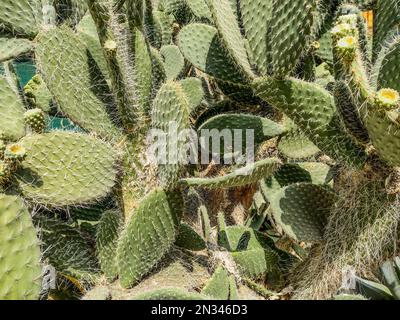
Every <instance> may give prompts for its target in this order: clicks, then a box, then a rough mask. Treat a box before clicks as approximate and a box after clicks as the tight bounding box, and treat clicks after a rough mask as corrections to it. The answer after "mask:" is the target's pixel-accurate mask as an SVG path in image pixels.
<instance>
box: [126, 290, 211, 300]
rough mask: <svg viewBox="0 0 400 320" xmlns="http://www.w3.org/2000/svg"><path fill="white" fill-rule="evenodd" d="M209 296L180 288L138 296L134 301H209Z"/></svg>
mask: <svg viewBox="0 0 400 320" xmlns="http://www.w3.org/2000/svg"><path fill="white" fill-rule="evenodd" d="M209 299H210V298H209V297H207V296H203V295H201V294H198V293H192V292H187V291H185V290H183V289H180V288H166V289H159V290H155V291H151V292H145V293H142V294H139V295H137V296H136V297H134V298H133V299H132V300H161V301H162V300H209Z"/></svg>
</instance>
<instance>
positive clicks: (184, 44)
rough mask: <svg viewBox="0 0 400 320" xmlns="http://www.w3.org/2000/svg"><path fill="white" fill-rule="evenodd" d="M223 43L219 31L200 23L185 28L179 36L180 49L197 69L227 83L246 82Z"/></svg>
mask: <svg viewBox="0 0 400 320" xmlns="http://www.w3.org/2000/svg"><path fill="white" fill-rule="evenodd" d="M221 41H222V40H221V39H220V37H219V36H218V31H217V29H215V28H214V27H212V26H209V25H206V24H200V23H193V24H190V25H188V26H186V27H184V28H183V29H182V30H181V31H180V33H179V35H178V46H179V49H180V50H181V52H182V54H183V55H184V57H185V58H186V59H187V60H188V61H189V62H191V63H192V64H193V65H194V66H195V67H196V68H198V69H200V70H201V71H203V72H205V73H207V74H209V75H210V76H212V77H214V78H217V79H220V80H224V81H227V82H233V83H244V82H246V76H245V75H243V74H242V73H241V72H240V71H239V70H238V69H237V66H236V63H235V62H234V61H233V60H232V59H231V58H230V56H229V52H228V51H227V50H226V49H225V48H224V46H223V44H222V43H221Z"/></svg>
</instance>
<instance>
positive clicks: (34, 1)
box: [0, 0, 42, 38]
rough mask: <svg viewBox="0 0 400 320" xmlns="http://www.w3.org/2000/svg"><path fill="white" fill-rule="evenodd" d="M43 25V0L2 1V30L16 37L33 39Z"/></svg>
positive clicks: (0, 12)
mask: <svg viewBox="0 0 400 320" xmlns="http://www.w3.org/2000/svg"><path fill="white" fill-rule="evenodd" d="M41 24H42V2H41V0H25V1H14V0H2V1H1V3H0V30H3V31H6V32H8V33H12V34H13V35H15V36H24V37H29V38H33V37H34V36H35V35H36V34H37V32H38V30H39V26H40V25H41Z"/></svg>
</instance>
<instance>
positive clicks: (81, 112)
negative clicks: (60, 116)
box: [36, 26, 119, 137]
mask: <svg viewBox="0 0 400 320" xmlns="http://www.w3.org/2000/svg"><path fill="white" fill-rule="evenodd" d="M36 40H37V43H36V58H37V62H38V66H39V69H40V71H41V74H42V76H43V79H44V80H45V82H46V84H47V86H48V88H49V90H50V92H51V93H52V94H53V96H54V98H55V100H56V102H57V104H58V105H59V107H60V108H61V109H62V111H63V112H65V113H66V114H67V115H68V117H69V118H71V120H72V121H73V122H74V123H76V124H78V125H79V126H81V127H82V128H84V129H86V130H88V131H93V132H96V133H97V134H99V135H101V136H103V137H115V136H118V132H119V130H118V129H117V128H116V127H115V125H114V122H113V119H114V118H115V117H116V114H115V112H112V111H111V109H110V108H111V105H112V101H110V100H109V96H110V94H109V89H108V86H107V83H106V82H105V80H104V78H102V75H101V72H99V70H98V66H97V65H96V63H95V61H94V58H93V57H92V55H91V54H90V53H89V51H88V49H87V47H86V46H85V44H84V43H83V42H82V41H81V40H80V39H79V37H78V36H77V35H76V34H74V32H73V31H72V30H71V29H70V28H68V27H66V26H63V27H60V28H52V29H49V30H47V31H42V32H41V33H40V34H39V35H38V37H37V39H36Z"/></svg>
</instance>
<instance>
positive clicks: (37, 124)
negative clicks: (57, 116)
mask: <svg viewBox="0 0 400 320" xmlns="http://www.w3.org/2000/svg"><path fill="white" fill-rule="evenodd" d="M24 120H25V123H26V124H27V125H28V126H29V127H30V128H31V129H32V131H33V132H35V133H43V131H44V128H45V126H46V119H45V115H44V112H43V111H42V110H41V109H38V108H35V109H31V110H28V111H27V112H25V114H24Z"/></svg>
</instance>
